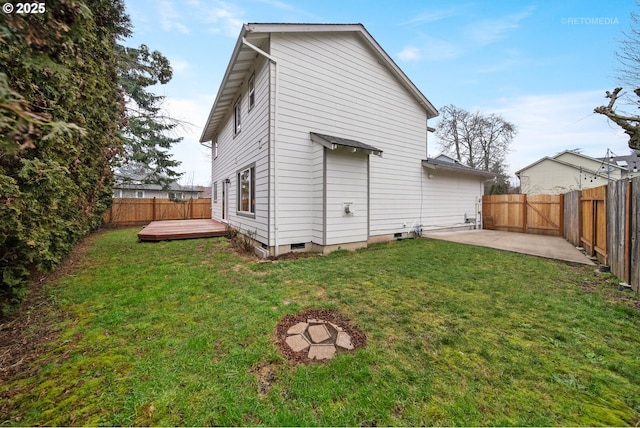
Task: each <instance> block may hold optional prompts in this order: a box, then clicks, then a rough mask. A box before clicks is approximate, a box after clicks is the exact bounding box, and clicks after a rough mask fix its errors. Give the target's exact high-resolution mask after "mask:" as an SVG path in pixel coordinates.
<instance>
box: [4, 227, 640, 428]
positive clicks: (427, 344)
mask: <svg viewBox="0 0 640 428" xmlns="http://www.w3.org/2000/svg"><path fill="white" fill-rule="evenodd" d="M136 232H137V231H136V230H132V229H128V230H118V231H110V232H107V233H104V234H102V235H101V236H99V237H98V238H97V239H95V240H94V241H93V243H92V244H91V247H90V249H89V250H88V252H87V253H86V255H84V256H83V259H82V261H81V264H80V267H79V268H78V269H77V270H76V271H75V272H72V274H69V275H66V276H64V277H62V278H61V279H59V280H57V281H55V282H54V283H51V284H50V285H49V286H48V288H47V293H48V296H49V300H50V302H51V303H50V308H49V310H52V311H53V312H54V313H56V314H58V315H60V314H62V315H64V318H61V319H63V321H60V322H59V323H58V325H57V326H56V328H57V329H59V331H60V333H59V337H58V338H57V339H56V340H55V341H54V342H53V343H50V345H49V346H48V348H47V351H46V352H45V353H44V354H43V355H42V356H41V357H40V359H39V360H38V361H36V363H35V364H36V365H38V366H39V367H40V368H39V370H38V371H36V372H35V373H36V375H35V376H31V377H22V378H20V377H18V378H14V379H11V380H10V381H8V382H5V383H4V384H2V383H0V400H4V402H2V401H0V409H3V408H4V409H6V412H5V413H4V414H3V413H0V425H21V426H24V425H164V426H169V425H189V426H191V425H278V426H281V425H308V426H311V425H324V426H326V425H332V426H335V425H368V426H371V425H547V426H548V425H625V426H626V425H635V424H638V423H639V422H640V315H639V312H638V310H637V309H634V308H633V307H632V306H633V305H634V304H637V300H634V299H635V297H634V298H631V299H630V298H629V296H630V294H629V292H619V291H617V289H616V287H615V286H614V284H617V281H616V280H615V278H613V277H611V276H609V275H604V276H602V275H599V274H596V273H595V272H594V271H595V268H594V267H584V266H581V267H576V266H569V265H566V264H563V263H560V262H555V261H550V260H545V259H541V258H536V257H529V256H524V255H520V254H513V253H507V252H500V251H496V250H492V249H487V248H476V247H470V246H465V245H460V244H455V243H447V242H440V241H432V240H405V241H400V242H393V243H389V244H381V245H375V246H372V247H370V248H368V249H365V250H361V251H357V252H345V251H337V252H334V253H332V254H330V255H328V256H324V257H316V258H308V259H298V260H289V261H280V262H276V263H270V262H267V263H258V262H255V261H247V260H245V259H243V258H241V257H240V256H238V255H237V254H235V253H234V252H233V251H231V249H230V248H229V244H228V241H227V240H226V239H223V238H216V239H203V240H189V241H173V242H160V243H155V244H154V243H144V244H141V243H137V242H136ZM307 308H329V309H334V310H337V311H339V312H340V313H341V314H342V315H344V316H346V317H348V318H350V320H351V323H352V324H354V325H357V326H358V327H359V328H360V329H361V330H363V331H364V332H366V334H367V336H368V343H367V346H366V347H364V348H360V349H357V350H356V351H355V352H353V353H339V354H338V355H337V357H336V358H334V359H333V360H331V361H330V362H328V363H323V364H318V363H315V364H310V365H297V366H296V365H294V364H291V363H290V362H289V361H287V360H286V359H285V358H284V357H282V356H281V355H280V354H279V352H278V350H277V348H276V347H275V346H274V340H275V336H274V329H275V326H276V324H277V323H278V321H279V320H280V319H281V318H282V317H284V316H285V315H287V314H295V313H297V312H299V311H302V310H304V309H307ZM58 318H60V317H58ZM265 368H266V369H268V371H269V372H270V373H272V375H273V376H272V379H271V382H270V385H269V389H268V392H266V393H262V392H261V379H260V373H261V372H264V370H265ZM3 397H5V398H3ZM6 397H11V398H10V400H9V399H6Z"/></svg>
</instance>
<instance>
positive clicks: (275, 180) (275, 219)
mask: <svg viewBox="0 0 640 428" xmlns="http://www.w3.org/2000/svg"><path fill="white" fill-rule="evenodd" d="M242 44H244V45H245V46H247V47H248V48H250V49H252V50H254V51H255V52H257V53H258V54H260V55H262V56H263V57H265V58H267V59H268V60H269V61H270V62H271V63H272V64H273V66H274V68H275V69H276V73H275V82H274V84H273V86H274V87H275V96H274V100H273V104H274V109H273V110H274V118H273V128H274V129H273V223H274V224H273V238H274V255H275V256H276V257H278V254H279V248H278V196H277V195H278V194H277V192H276V188H277V183H278V168H277V159H278V157H277V153H278V151H277V149H276V142H277V141H278V98H279V97H278V89H279V87H278V80H279V73H280V68H279V67H278V61H277V60H276V59H275V58H274V57H273V56H271V55H269V54H268V53H266V52H265V51H263V50H262V49H260V48H259V47H257V46H255V45H253V44H251V43H249V41H248V40H247V39H246V38H245V37H243V38H242Z"/></svg>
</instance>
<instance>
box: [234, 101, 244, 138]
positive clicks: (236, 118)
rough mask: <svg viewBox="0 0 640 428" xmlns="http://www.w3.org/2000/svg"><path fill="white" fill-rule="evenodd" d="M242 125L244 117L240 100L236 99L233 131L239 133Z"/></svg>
mask: <svg viewBox="0 0 640 428" xmlns="http://www.w3.org/2000/svg"><path fill="white" fill-rule="evenodd" d="M241 125H242V118H241V116H240V100H238V101H236V103H235V104H234V106H233V133H234V134H237V133H238V132H240V127H241Z"/></svg>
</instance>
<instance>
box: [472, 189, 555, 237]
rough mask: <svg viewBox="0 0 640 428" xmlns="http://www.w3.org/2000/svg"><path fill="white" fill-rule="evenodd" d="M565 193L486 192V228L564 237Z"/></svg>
mask: <svg viewBox="0 0 640 428" xmlns="http://www.w3.org/2000/svg"><path fill="white" fill-rule="evenodd" d="M562 199H563V195H521V194H519V195H485V196H483V197H482V218H483V221H484V228H485V229H495V230H503V231H506V232H521V233H531V234H536V235H552V236H562V225H563V220H562V213H563V209H562V206H563V201H562Z"/></svg>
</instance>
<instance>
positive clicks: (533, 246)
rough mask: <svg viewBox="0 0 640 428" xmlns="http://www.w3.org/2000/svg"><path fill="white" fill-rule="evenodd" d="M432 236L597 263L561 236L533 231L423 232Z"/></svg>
mask: <svg viewBox="0 0 640 428" xmlns="http://www.w3.org/2000/svg"><path fill="white" fill-rule="evenodd" d="M422 236H423V237H424V238H429V239H439V240H443V241H451V242H459V243H461V244H468V245H476V246H479V247H490V248H495V249H498V250H505V251H512V252H515V253H522V254H529V255H532V256H539V257H545V258H548V259H555V260H563V261H566V262H571V263H580V264H585V265H594V266H595V263H594V262H593V261H592V260H591V259H590V258H589V257H587V256H585V255H584V254H583V253H582V252H581V251H580V250H578V249H577V248H576V247H574V246H573V245H571V244H570V243H569V242H568V241H566V240H565V239H564V238H561V237H559V236H544V235H532V234H528V233H514V232H501V231H497V230H484V229H483V230H464V231H455V232H437V231H427V232H423V234H422Z"/></svg>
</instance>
